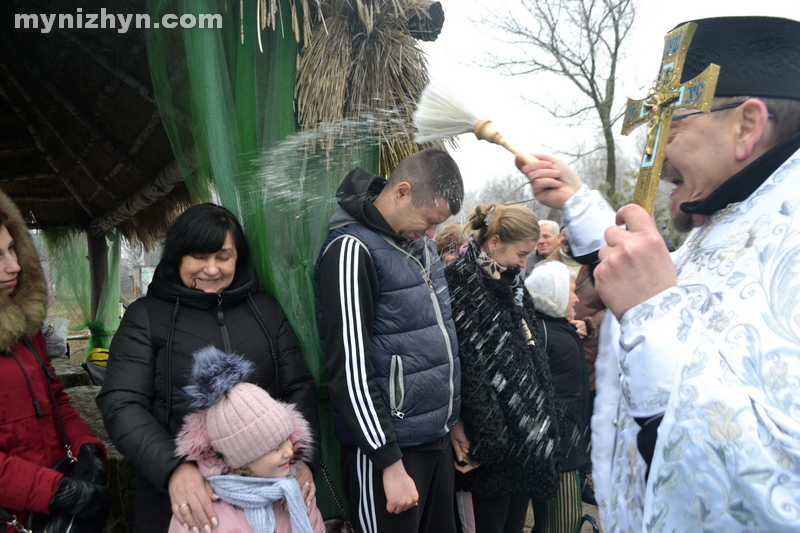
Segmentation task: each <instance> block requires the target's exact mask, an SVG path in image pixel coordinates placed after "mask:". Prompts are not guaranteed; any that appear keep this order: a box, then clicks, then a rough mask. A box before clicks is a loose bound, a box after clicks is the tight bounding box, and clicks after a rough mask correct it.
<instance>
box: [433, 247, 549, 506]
mask: <svg viewBox="0 0 800 533" xmlns="http://www.w3.org/2000/svg"><path fill="white" fill-rule="evenodd" d="M473 246H475V245H474V244H473ZM518 272H519V269H511V270H507V271H506V272H504V273H503V275H502V277H501V279H500V280H492V279H490V278H489V277H488V276H486V275H485V274H484V273H483V272H482V271H480V270H479V267H478V266H477V265H476V264H475V262H474V261H471V260H470V259H468V258H467V257H465V256H461V257H458V258H457V259H455V260H453V261H452V262H451V263H450V264H448V265H447V267H446V268H445V277H446V278H447V283H448V286H449V288H450V295H451V298H452V308H453V319H454V321H455V324H456V332H457V334H458V346H459V357H460V358H461V419H462V420H463V421H464V425H465V432H466V435H467V437H468V438H469V440H470V453H469V456H470V458H471V459H472V460H473V461H476V462H478V463H480V465H481V466H480V467H479V468H476V469H475V470H472V471H471V472H469V473H467V474H461V473H456V488H457V489H459V490H468V491H472V492H473V493H475V494H476V495H479V496H505V495H525V496H530V497H532V498H535V499H537V500H547V499H550V498H551V497H552V496H553V494H554V493H555V491H556V490H557V489H558V483H559V475H558V469H557V465H556V448H557V442H558V439H559V436H560V431H561V421H560V418H559V415H558V409H557V406H556V400H555V394H554V389H553V385H552V382H551V378H550V370H549V368H548V366H547V359H546V357H545V355H544V353H543V352H542V350H541V348H540V346H541V336H540V334H539V332H538V327H537V324H536V318H535V315H534V306H533V300H532V299H531V297H530V295H529V294H528V291H527V290H525V287H524V285H523V284H522V281H521V280H520V279H519V277H518ZM520 304H521V305H520ZM523 319H524V320H525V322H526V323H527V325H528V327H529V329H530V331H531V333H532V335H533V339H534V342H535V345H533V344H529V343H528V342H527V340H526V336H525V333H524V330H523V327H522V320H523Z"/></svg>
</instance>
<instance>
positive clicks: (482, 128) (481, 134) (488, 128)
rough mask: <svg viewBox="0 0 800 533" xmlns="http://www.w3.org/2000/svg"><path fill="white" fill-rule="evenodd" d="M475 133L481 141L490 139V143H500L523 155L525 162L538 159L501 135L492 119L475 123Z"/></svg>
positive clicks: (510, 150) (514, 152)
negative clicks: (518, 148)
mask: <svg viewBox="0 0 800 533" xmlns="http://www.w3.org/2000/svg"><path fill="white" fill-rule="evenodd" d="M473 133H474V134H475V137H477V138H478V139H480V140H481V141H489V142H490V143H493V144H497V145H500V146H502V147H503V148H505V149H506V150H508V151H509V152H511V153H512V154H516V155H519V156H521V157H522V160H523V161H525V163H533V162H534V161H538V159H536V158H535V157H533V156H532V155H531V154H528V153H525V152H522V151H520V150H517V149H516V148H514V147H513V146H511V145H510V144H509V143H508V141H506V140H505V139H504V138H503V136H502V135H500V132H499V131H497V129H495V127H494V126H492V121H491V120H479V121H478V122H477V124H475V129H474V130H473Z"/></svg>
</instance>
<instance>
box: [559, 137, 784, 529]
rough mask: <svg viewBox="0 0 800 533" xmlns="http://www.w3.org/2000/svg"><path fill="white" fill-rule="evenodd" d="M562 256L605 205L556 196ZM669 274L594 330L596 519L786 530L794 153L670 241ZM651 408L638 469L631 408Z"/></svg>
mask: <svg viewBox="0 0 800 533" xmlns="http://www.w3.org/2000/svg"><path fill="white" fill-rule="evenodd" d="M564 212H565V218H566V221H567V223H568V224H569V226H570V246H572V249H573V253H574V254H575V255H576V256H580V255H585V254H586V253H588V252H591V251H594V250H597V249H599V247H600V246H602V244H603V241H602V238H603V237H602V236H603V230H604V229H605V228H606V227H608V226H609V225H610V224H613V223H614V213H613V211H612V210H611V208H610V207H609V206H608V205H607V204H605V201H604V200H603V199H602V197H601V196H600V195H599V193H597V192H596V191H590V190H589V189H588V188H586V187H584V188H582V189H581V190H580V191H578V193H576V194H575V195H574V196H573V197H572V198H570V200H568V201H567V203H566V204H565V206H564ZM673 260H674V262H675V266H676V269H677V273H678V277H677V279H678V284H677V286H675V287H672V288H671V289H668V290H666V291H663V292H661V293H660V294H658V295H656V296H654V297H652V298H650V299H649V300H647V301H645V302H644V303H642V304H640V305H638V306H636V307H634V308H632V309H630V310H628V311H627V312H626V313H625V314H624V315H623V316H622V320H621V321H620V322H617V320H615V319H614V318H613V316H611V314H610V313H609V315H608V319H607V320H605V322H604V324H603V326H602V329H601V337H600V340H601V348H600V353H599V356H598V360H597V399H596V402H595V410H594V417H593V418H592V461H593V471H594V475H593V478H594V482H595V494H596V497H597V500H598V504H599V506H600V514H601V521H602V527H603V530H604V531H607V532H628V531H631V532H633V531H636V532H639V531H642V532H665V533H671V532H673V531H677V532H680V533H684V532H693V531H713V532H715V533H733V532H756V531H774V532H784V531H800V152H796V153H795V154H794V155H793V156H791V157H790V158H789V159H788V160H787V161H786V162H784V163H783V164H782V165H781V166H780V167H779V168H778V170H777V171H776V172H774V173H773V174H772V175H771V176H770V177H768V178H767V179H766V181H765V182H764V183H763V184H762V185H761V186H760V187H759V188H758V189H757V190H756V192H755V193H753V194H752V195H751V196H750V197H749V198H747V199H746V200H745V201H743V202H741V203H738V204H731V205H729V206H728V207H727V208H725V209H723V210H721V211H719V212H717V213H715V214H713V215H711V216H709V217H707V218H706V221H705V224H704V225H703V226H702V227H700V228H697V229H696V230H695V231H694V232H693V233H692V234H691V235H690V237H689V238H688V239H687V241H686V242H685V243H684V245H683V246H682V247H681V248H680V249H679V250H678V251H677V252H675V253H674V254H673ZM662 413H663V414H664V418H663V420H662V421H661V423H660V426H659V429H658V439H657V442H656V447H655V454H654V457H653V461H652V464H651V470H650V473H649V477H648V478H647V481H645V470H646V464H645V462H644V460H643V459H642V458H641V456H640V454H639V451H638V448H637V440H636V439H637V435H638V432H639V429H640V428H639V425H638V424H637V423H636V421H634V418H650V417H653V416H655V415H659V414H662Z"/></svg>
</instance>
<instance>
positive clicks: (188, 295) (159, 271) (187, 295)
mask: <svg viewBox="0 0 800 533" xmlns="http://www.w3.org/2000/svg"><path fill="white" fill-rule="evenodd" d="M240 277H241V279H237V280H235V282H234V283H233V284H232V285H231V287H229V288H228V289H226V290H224V291H222V292H221V293H218V294H217V293H211V292H203V291H200V290H197V289H190V288H189V287H186V286H184V285H182V284H178V283H174V282H172V281H170V280H169V279H168V277H167V272H166V269H165V268H164V267H163V266H162V265H158V267H156V271H155V273H154V274H153V281H152V283H150V288H149V289H148V290H147V296H153V297H155V298H159V299H161V300H166V301H168V302H174V301H176V300H177V299H180V302H181V305H187V306H189V307H193V308H196V309H214V308H216V307H217V306H220V305H221V306H222V308H223V309H230V308H232V307H236V306H237V305H239V304H240V303H242V302H243V301H244V300H245V299H246V298H247V294H248V293H253V292H255V291H256V290H257V289H258V276H257V275H256V270H255V267H254V266H253V265H252V264H249V265H247V267H246V268H245V269H244V271H243V272H242V275H241V276H240Z"/></svg>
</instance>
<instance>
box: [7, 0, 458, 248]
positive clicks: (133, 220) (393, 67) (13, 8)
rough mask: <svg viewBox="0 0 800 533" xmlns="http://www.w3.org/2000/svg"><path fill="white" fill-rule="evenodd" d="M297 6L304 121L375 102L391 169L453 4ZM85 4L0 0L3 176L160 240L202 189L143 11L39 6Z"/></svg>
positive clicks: (75, 214) (76, 217)
mask: <svg viewBox="0 0 800 533" xmlns="http://www.w3.org/2000/svg"><path fill="white" fill-rule="evenodd" d="M248 1H255V2H258V6H259V14H260V16H261V22H262V24H261V25H260V26H262V27H263V28H269V29H265V30H264V31H273V30H272V29H271V28H273V27H274V24H275V23H274V20H275V19H274V18H273V16H274V14H275V9H277V6H278V3H277V0H248ZM229 3H230V0H229V1H228V2H224V3H222V4H221V6H223V8H224V7H230V6H228V4H229ZM290 6H291V9H292V15H293V21H294V27H293V28H292V29H293V30H294V32H295V34H296V36H297V39H298V42H301V54H300V57H299V65H298V73H297V78H296V98H297V111H298V115H299V121H300V123H301V125H302V126H304V127H308V128H314V127H315V125H316V124H318V123H320V122H331V121H337V120H339V119H342V118H348V119H352V118H356V117H358V116H360V115H361V114H362V113H365V112H367V113H369V114H370V115H371V116H372V117H373V118H374V120H373V121H371V125H372V126H373V128H374V129H373V131H372V132H371V133H372V134H373V135H375V136H376V137H377V138H378V139H380V141H381V145H380V150H381V154H380V155H381V170H382V171H383V172H386V173H388V172H390V171H391V169H392V168H394V166H395V164H396V163H397V161H399V160H400V159H402V158H403V157H405V155H407V154H409V153H412V152H415V151H417V150H419V149H420V147H419V146H417V145H416V144H415V143H414V141H413V135H412V132H411V127H412V126H411V114H412V112H413V107H414V103H415V102H416V100H417V98H418V97H419V94H420V93H421V91H422V89H423V87H424V86H425V84H426V83H427V79H428V76H427V68H426V61H425V57H424V55H423V52H422V51H421V50H420V49H419V47H418V45H417V39H423V40H433V39H435V38H436V36H438V33H439V31H440V29H441V26H442V23H443V19H444V16H443V13H442V9H441V5H440V4H439V3H438V2H433V1H431V0H291V1H290ZM77 7H78V4H75V3H74V2H71V1H70V0H29V1H26V2H2V4H0V189H2V190H3V191H4V192H6V193H7V194H9V195H10V196H11V198H12V199H14V201H15V202H16V203H17V204H18V206H19V207H20V209H21V210H22V212H23V213H25V216H26V217H27V219H28V222H29V223H30V225H31V227H37V228H52V227H69V228H72V229H75V230H85V231H88V232H89V233H90V234H93V235H101V234H102V233H103V232H105V231H107V230H109V229H111V228H112V227H115V226H117V227H119V228H121V230H122V232H123V234H124V235H125V236H126V237H127V238H129V239H132V240H138V241H141V242H143V243H144V244H145V245H147V246H151V245H153V244H154V243H156V242H157V241H158V240H159V239H160V238H161V236H162V235H163V232H164V230H165V229H166V227H167V225H168V224H169V222H170V221H171V220H172V218H173V217H174V215H175V213H176V212H178V211H180V210H181V209H183V208H185V207H186V206H188V205H189V204H190V202H191V199H190V197H189V193H188V191H187V189H186V186H185V185H184V184H183V181H182V176H181V173H180V170H179V169H178V166H177V164H176V163H175V159H174V156H173V153H172V149H171V146H170V142H169V140H168V138H167V135H166V133H165V131H164V127H163V125H162V124H161V118H160V115H159V112H158V108H157V103H156V98H155V95H154V92H153V88H152V83H151V80H150V71H149V67H148V62H147V53H146V44H145V33H146V32H145V30H143V29H136V28H135V27H133V25H132V26H131V27H130V28H129V29H128V31H126V32H124V33H123V32H120V31H119V27H118V26H117V27H115V28H107V29H86V28H82V29H78V28H73V29H58V28H57V27H54V28H53V29H52V31H50V32H47V33H45V32H42V31H41V28H42V25H41V22H42V21H41V15H52V14H56V15H57V16H58V14H68V15H72V17H73V18H74V20H77ZM79 7H81V8H82V13H83V14H91V13H97V14H99V13H101V10H102V9H105V10H106V12H108V13H110V14H113V15H123V16H126V15H133V16H134V17H135V16H136V14H140V13H146V12H147V7H146V0H118V1H116V2H113V3H108V2H105V1H103V0H83V1H82V2H81V3H80V5H79ZM23 13H24V14H31V15H37V16H39V20H38V24H39V26H40V27H39V28H36V29H34V28H29V29H23V28H15V27H14V25H15V19H16V15H17V14H23ZM279 31H289V29H288V28H286V29H283V28H281V29H280V30H279ZM253 46H257V44H256V43H253ZM182 75H184V76H185V73H181V72H176V73H175V76H176V77H179V76H182Z"/></svg>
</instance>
